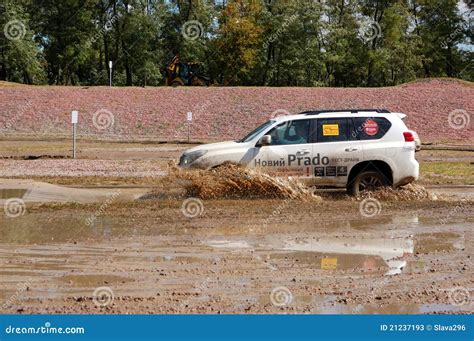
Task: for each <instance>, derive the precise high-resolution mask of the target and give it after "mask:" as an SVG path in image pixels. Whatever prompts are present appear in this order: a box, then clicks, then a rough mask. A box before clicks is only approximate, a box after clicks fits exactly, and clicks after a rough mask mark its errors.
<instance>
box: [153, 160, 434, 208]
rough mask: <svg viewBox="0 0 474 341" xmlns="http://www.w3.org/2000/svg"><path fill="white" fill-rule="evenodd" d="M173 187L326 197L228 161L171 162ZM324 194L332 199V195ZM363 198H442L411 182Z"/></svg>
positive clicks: (192, 191)
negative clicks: (210, 164)
mask: <svg viewBox="0 0 474 341" xmlns="http://www.w3.org/2000/svg"><path fill="white" fill-rule="evenodd" d="M173 186H174V187H176V186H178V187H181V189H182V192H183V193H182V194H183V195H185V196H192V197H198V198H201V199H254V198H255V199H266V198H267V199H298V200H303V201H320V200H322V197H321V196H319V195H316V194H315V193H316V192H315V189H316V188H314V187H308V186H306V185H304V184H302V183H301V182H299V181H298V180H297V179H296V178H291V177H286V178H285V177H274V176H271V175H268V174H266V173H263V172H261V171H259V170H255V169H249V168H245V167H242V166H240V165H236V164H232V163H225V164H223V165H222V166H219V167H216V168H214V169H210V170H202V169H182V168H179V167H176V166H175V165H174V164H170V165H169V173H168V175H167V176H166V177H164V178H163V179H162V181H161V186H160V187H162V188H163V189H165V190H166V189H167V188H168V189H169V188H171V187H173ZM158 191H160V190H158ZM155 194H156V192H155ZM339 196H340V195H339ZM323 197H324V198H329V196H328V195H323ZM344 197H346V196H345V195H344ZM361 197H362V198H365V197H372V198H375V199H378V200H382V201H410V200H437V199H438V197H437V196H436V195H433V194H431V193H430V192H428V191H427V190H426V189H425V188H424V187H423V186H420V185H418V184H409V185H406V186H403V187H400V188H397V189H393V188H389V187H387V188H382V189H379V190H377V191H375V192H367V193H363V194H362V195H361ZM347 198H348V197H347Z"/></svg>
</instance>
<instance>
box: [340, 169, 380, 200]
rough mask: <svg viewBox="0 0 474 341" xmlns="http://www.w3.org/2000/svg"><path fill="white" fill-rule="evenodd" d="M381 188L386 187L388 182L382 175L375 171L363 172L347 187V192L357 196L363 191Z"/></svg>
mask: <svg viewBox="0 0 474 341" xmlns="http://www.w3.org/2000/svg"><path fill="white" fill-rule="evenodd" d="M383 186H388V182H387V179H386V178H385V177H384V176H383V175H382V174H380V173H379V172H376V171H365V172H361V173H359V174H357V176H356V177H355V178H354V179H353V180H352V182H351V183H350V184H348V185H347V192H348V193H349V194H350V195H354V196H358V195H359V194H360V193H361V192H363V191H374V190H376V189H378V188H380V187H383Z"/></svg>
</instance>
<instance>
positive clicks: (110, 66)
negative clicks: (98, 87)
mask: <svg viewBox="0 0 474 341" xmlns="http://www.w3.org/2000/svg"><path fill="white" fill-rule="evenodd" d="M109 72H110V77H109V86H112V61H111V60H109Z"/></svg>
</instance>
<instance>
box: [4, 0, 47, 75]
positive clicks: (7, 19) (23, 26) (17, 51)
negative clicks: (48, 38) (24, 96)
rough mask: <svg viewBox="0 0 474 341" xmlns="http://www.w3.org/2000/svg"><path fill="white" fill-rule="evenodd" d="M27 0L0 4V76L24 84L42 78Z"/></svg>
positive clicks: (43, 73)
mask: <svg viewBox="0 0 474 341" xmlns="http://www.w3.org/2000/svg"><path fill="white" fill-rule="evenodd" d="M27 5H28V3H27V2H26V1H13V0H8V1H4V2H3V3H2V4H0V28H2V31H1V33H0V79H1V80H4V81H11V82H22V83H27V84H33V83H43V82H44V81H45V72H44V67H43V65H44V60H43V59H42V55H41V51H40V49H39V47H38V45H37V44H36V43H35V41H34V39H33V38H34V33H33V31H32V30H31V29H30V25H29V23H30V18H29V15H28V13H27V10H26V8H27Z"/></svg>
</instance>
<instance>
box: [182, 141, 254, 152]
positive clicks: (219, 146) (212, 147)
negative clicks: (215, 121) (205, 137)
mask: <svg viewBox="0 0 474 341" xmlns="http://www.w3.org/2000/svg"><path fill="white" fill-rule="evenodd" d="M246 144H248V142H236V141H224V142H217V143H208V144H201V145H199V146H196V147H193V148H190V149H187V150H185V151H184V154H189V153H192V152H195V151H198V150H207V151H208V152H209V151H216V150H223V149H231V148H232V147H236V146H244V145H246Z"/></svg>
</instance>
